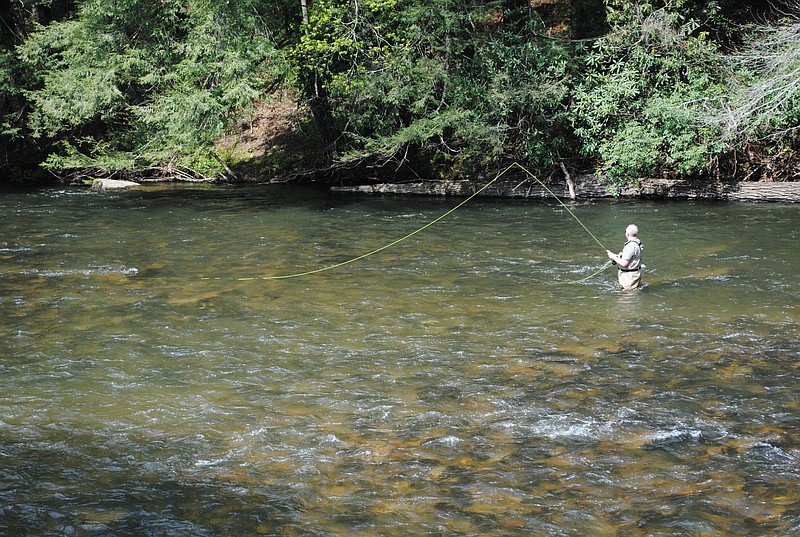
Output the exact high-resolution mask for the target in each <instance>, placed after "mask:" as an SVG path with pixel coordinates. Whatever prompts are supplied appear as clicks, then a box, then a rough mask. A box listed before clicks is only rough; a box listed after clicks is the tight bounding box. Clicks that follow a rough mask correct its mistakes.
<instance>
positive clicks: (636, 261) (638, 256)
mask: <svg viewBox="0 0 800 537" xmlns="http://www.w3.org/2000/svg"><path fill="white" fill-rule="evenodd" d="M630 243H634V244H635V245H636V246H638V247H639V248H638V251H634V252H633V257H631V262H630V264H629V265H628V266H627V267H625V268H624V269H623V268H620V270H621V271H623V272H632V271H634V270H639V269H640V268H641V265H642V251H644V244H642V241H640V240H639V238H638V237H637V238H633V239H631V240H629V241H628V242H626V243H625V244H624V245H623V247H622V250H623V251H625V246H628V244H630Z"/></svg>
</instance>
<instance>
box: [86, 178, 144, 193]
mask: <svg viewBox="0 0 800 537" xmlns="http://www.w3.org/2000/svg"><path fill="white" fill-rule="evenodd" d="M136 186H139V183H135V182H133V181H122V180H119V179H95V180H94V181H92V190H94V191H95V192H106V191H107V190H126V189H128V188H132V187H136Z"/></svg>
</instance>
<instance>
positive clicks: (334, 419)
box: [0, 187, 800, 537]
mask: <svg viewBox="0 0 800 537" xmlns="http://www.w3.org/2000/svg"><path fill="white" fill-rule="evenodd" d="M455 204H456V202H455V201H454V200H452V199H415V198H412V199H404V198H328V197H326V196H322V195H319V194H316V193H309V192H302V191H297V190H288V191H287V190H283V189H279V188H264V187H260V188H235V189H225V188H217V187H204V188H193V189H188V188H180V189H169V188H167V189H162V188H158V189H150V190H146V191H137V192H124V193H119V194H109V195H98V194H93V193H88V192H85V191H81V190H48V191H39V192H33V193H5V194H2V195H1V196H0V233H2V234H1V235H0V319H2V320H0V335H1V336H2V342H3V346H2V350H0V461H2V464H0V529H1V530H3V531H4V532H5V533H4V534H6V535H59V536H61V535H66V536H69V535H80V536H83V535H89V536H94V535H98V536H101V535H102V536H111V535H114V536H139V535H148V536H206V535H208V536H211V535H226V536H227V535H297V536H300V535H302V536H311V535H313V536H334V535H336V536H340V535H341V536H345V535H347V536H349V535H367V536H369V535H397V536H405V535H465V536H487V535H496V536H506V535H537V536H655V535H659V536H660V535H703V536H706V535H720V536H723V535H724V536H732V535H742V536H744V535H748V536H751V535H768V536H781V537H783V536H790V535H800V489H799V488H798V485H800V464H799V463H800V409H799V408H798V406H799V405H800V403H799V402H798V400H799V399H798V395H800V394H799V393H798V388H800V382H799V381H798V366H800V351H798V332H799V331H798V324H799V323H800V321H799V319H800V315H799V314H798V308H799V306H800V300H799V299H800V250H799V249H798V247H797V246H798V239H800V236H799V235H800V231H799V229H800V226H798V224H800V206H794V205H781V204H770V205H755V204H750V205H742V204H711V203H700V202H692V203H690V202H684V203H663V202H635V203H634V202H621V201H617V202H608V201H604V202H591V203H590V202H583V203H578V204H575V205H573V206H572V210H573V211H574V213H575V215H576V216H578V218H580V220H581V221H582V222H583V223H584V224H586V226H587V227H588V228H589V229H590V230H591V231H592V233H593V234H595V235H596V236H597V237H598V238H599V239H600V240H601V241H602V242H603V243H604V245H605V246H607V247H608V248H609V249H612V250H615V251H618V250H619V249H620V248H621V246H622V243H623V242H624V236H623V231H624V228H625V225H627V224H628V223H631V222H635V223H637V224H638V225H639V227H640V229H641V238H642V239H643V240H644V243H645V263H646V265H647V271H646V274H645V282H646V287H645V288H644V289H643V290H641V291H638V292H633V293H624V292H621V291H618V290H617V288H616V285H615V279H616V275H615V274H614V272H613V270H607V271H605V272H603V273H601V274H599V275H598V276H595V277H593V278H590V279H589V280H587V281H585V282H582V283H573V282H576V281H578V280H580V279H581V278H584V277H586V276H588V275H590V274H592V272H594V271H596V270H598V269H600V268H602V266H603V265H604V263H605V254H604V252H603V250H602V248H600V246H599V245H598V244H597V243H596V242H594V240H593V239H592V238H591V237H589V235H588V234H587V233H586V232H585V231H584V230H583V229H581V227H580V226H579V225H578V224H577V223H576V222H575V221H574V220H573V219H572V218H571V217H570V215H569V214H568V213H567V212H566V211H565V210H564V209H563V208H561V207H560V206H559V205H558V204H556V203H552V202H542V201H528V202H520V201H508V200H473V201H472V202H470V204H468V205H466V206H464V207H463V208H461V209H459V210H458V211H457V212H455V213H454V214H452V215H451V216H450V217H448V218H447V219H445V220H442V221H441V222H440V223H438V224H437V225H436V226H433V227H431V228H429V229H427V230H426V231H424V232H423V233H420V234H418V235H415V236H414V237H412V238H411V239H409V240H406V241H403V242H401V243H400V244H398V245H396V246H394V247H392V248H389V249H386V250H384V251H382V252H380V253H378V254H376V255H374V256H370V257H368V258H365V259H363V260H361V261H359V262H357V263H353V264H350V265H347V266H345V267H341V268H338V269H335V270H330V271H326V272H323V273H320V274H316V275H313V276H307V277H301V278H291V279H283V280H269V279H263V277H266V276H274V275H282V274H290V273H295V272H301V271H305V270H313V269H317V268H320V267H323V266H328V265H331V264H334V263H339V262H342V261H345V260H347V259H350V258H352V257H354V256H357V255H361V254H363V253H365V252H368V251H371V250H373V249H375V248H378V247H380V246H382V245H384V244H386V243H388V242H390V241H392V240H395V239H397V238H399V237H402V236H404V235H405V234H407V233H409V232H411V231H413V230H414V229H417V228H418V227H420V226H421V225H423V224H425V223H426V222H428V221H430V220H432V219H433V218H435V217H437V216H439V215H440V214H442V213H444V212H445V211H446V210H448V209H450V208H451V207H452V206H454V205H455Z"/></svg>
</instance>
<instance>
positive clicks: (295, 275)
mask: <svg viewBox="0 0 800 537" xmlns="http://www.w3.org/2000/svg"><path fill="white" fill-rule="evenodd" d="M515 167H516V168H519V169H521V170H522V171H523V172H525V173H526V174H527V175H528V176H529V177H530V178H532V179H533V180H535V181H536V182H537V183H539V185H541V186H542V188H544V189H545V191H547V193H548V194H550V195H551V196H552V197H553V198H554V199H555V200H556V201H557V202H558V203H559V204H560V205H561V206H562V207H563V208H564V209H565V210H566V211H567V213H569V215H570V216H571V217H572V218H574V219H575V221H576V222H578V224H580V226H581V227H582V228H583V229H584V230H585V231H586V233H588V234H589V236H590V237H592V239H594V241H595V242H596V243H597V244H598V245H600V247H601V248H603V250H605V249H606V248H605V246H603V244H602V243H601V242H600V241H599V240H598V239H597V237H595V236H594V234H593V233H592V232H591V231H589V228H587V227H586V226H585V225H584V224H583V222H581V221H580V219H579V218H578V217H577V216H576V215H575V213H573V212H572V211H571V210H570V208H569V207H568V206H567V204H566V203H564V202H563V201H561V199H560V198H559V197H558V196H556V195H555V193H553V191H552V190H550V188H548V187H547V185H545V184H544V183H543V182H542V181H541V180H540V179H539V178H538V177H536V176H535V175H534V174H532V173H531V172H530V171H529V170H528V169H526V168H525V167H524V166H522V165H521V164H519V163H517V162H514V163H513V164H511V165H509V166H508V167H506V168H505V169H504V170H503V171H501V172H500V173H498V174H497V175H496V176H495V177H494V179H492V180H491V181H489V182H488V183H486V184H485V185H483V186H482V187H481V188H479V189H478V190H476V191H475V192H474V193H472V194H471V195H470V196H469V197H468V198H466V199H465V200H463V201H462V202H461V203H459V204H458V205H456V206H455V207H453V208H452V209H450V210H449V211H447V212H446V213H444V214H442V215H441V216H439V217H437V218H434V219H433V220H431V221H430V222H428V223H427V224H425V225H424V226H422V227H420V228H418V229H415V230H414V231H412V232H411V233H408V234H407V235H404V236H402V237H400V238H399V239H397V240H394V241H392V242H390V243H388V244H384V245H383V246H381V247H379V248H375V249H374V250H371V251H369V252H367V253H364V254H361V255H359V256H356V257H353V258H351V259H348V260H346V261H342V262H341V263H334V264H333V265H327V266H324V267H321V268H317V269H313V270H306V271H302V272H294V273H291V274H280V275H276V276H251V277H244V278H237V280H239V281H250V280H285V279H289V278H300V277H303V276H311V275H313V274H319V273H320V272H326V271H328V270H333V269H336V268H340V267H344V266H345V265H350V264H352V263H355V262H357V261H361V260H362V259H365V258H367V257H370V256H372V255H375V254H377V253H379V252H382V251H384V250H386V249H388V248H391V247H392V246H396V245H398V244H400V243H401V242H403V241H405V240H407V239H410V238H411V237H413V236H414V235H416V234H417V233H420V232H422V231H424V230H426V229H428V228H429V227H431V226H433V225H434V224H436V223H437V222H439V221H441V220H443V219H444V218H447V217H448V216H450V215H451V214H453V213H454V212H455V211H457V210H458V209H460V208H461V207H463V206H464V205H466V204H467V203H469V202H470V200H472V199H473V198H474V197H476V196H478V195H479V194H480V193H481V192H483V191H484V190H486V189H487V188H489V187H490V186H491V185H492V184H493V183H494V182H495V181H497V180H498V179H500V178H501V177H503V176H504V175H505V174H506V173H508V171H509V170H511V169H512V168H515ZM610 266H611V263H610V262H609V263H607V264H606V265H605V266H603V267H602V268H601V269H599V270H597V271H596V272H594V273H593V274H590V275H589V276H587V277H585V278H582V279H580V280H576V281H571V282H568V283H581V282H585V281H586V280H588V279H590V278H592V277H594V276H596V275H597V274H600V273H601V272H603V271H604V270H606V269H607V268H608V267H610ZM204 279H212V278H204ZM214 279H217V278H214Z"/></svg>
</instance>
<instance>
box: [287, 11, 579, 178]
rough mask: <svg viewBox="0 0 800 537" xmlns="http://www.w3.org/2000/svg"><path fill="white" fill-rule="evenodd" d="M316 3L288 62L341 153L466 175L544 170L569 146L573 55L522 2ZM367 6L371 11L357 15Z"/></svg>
mask: <svg viewBox="0 0 800 537" xmlns="http://www.w3.org/2000/svg"><path fill="white" fill-rule="evenodd" d="M504 4H505V3H504V2H499V1H497V2H475V1H469V0H460V1H459V0H457V1H452V0H447V1H445V0H435V1H431V2H415V1H411V0H405V1H402V0H397V1H394V0H393V1H386V2H380V3H378V2H371V3H366V4H364V5H362V6H361V7H362V9H361V11H358V12H357V11H356V10H355V8H354V6H356V7H357V6H358V2H355V3H354V2H335V1H327V2H324V3H323V2H321V1H320V2H316V3H315V6H316V7H315V10H314V12H313V14H312V16H311V17H310V24H309V28H308V34H307V36H305V37H304V38H303V39H302V40H301V44H300V45H299V46H298V47H297V49H296V52H295V54H294V55H293V57H294V58H295V61H296V66H297V68H298V70H299V72H300V73H301V75H300V78H301V79H303V80H305V81H306V82H307V83H306V91H307V95H308V96H309V97H310V98H323V99H325V100H326V103H327V105H328V106H329V108H330V112H329V115H328V116H327V120H328V121H329V126H330V127H332V129H333V130H334V132H335V137H336V138H337V140H338V141H339V144H340V145H342V146H344V148H345V151H347V152H350V153H353V152H355V153H356V154H358V153H359V152H361V153H363V154H370V155H372V154H375V153H377V154H380V155H382V156H383V157H382V158H383V159H391V158H393V159H395V160H397V161H398V162H406V161H407V158H408V156H409V155H414V156H415V157H416V158H417V159H419V160H424V161H426V162H431V161H435V162H440V163H442V166H444V167H445V171H447V172H448V173H450V174H453V173H458V172H459V171H463V172H464V173H470V172H472V171H479V170H480V169H481V168H486V167H489V166H491V165H493V163H496V162H497V161H498V160H501V159H503V158H509V157H510V158H519V156H520V155H521V156H522V157H523V158H524V159H525V160H527V161H528V162H529V163H534V164H538V165H547V164H552V163H554V162H555V161H556V160H557V159H558V154H559V152H560V151H562V150H563V148H564V147H566V146H567V145H570V144H569V136H568V135H567V129H565V128H564V125H566V124H567V123H566V122H565V117H566V116H567V104H568V99H569V87H570V85H571V76H572V72H571V70H570V68H569V63H570V61H569V50H567V48H566V47H564V46H563V45H561V44H559V43H557V42H555V41H553V40H542V39H538V38H537V36H536V34H537V32H544V29H543V27H542V25H541V20H540V19H539V18H538V16H537V15H536V13H535V12H534V11H532V10H531V9H530V7H529V6H528V5H527V4H525V5H523V6H522V7H519V8H514V9H509V8H507V7H505V5H504ZM365 6H367V7H369V9H364V7H365Z"/></svg>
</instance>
